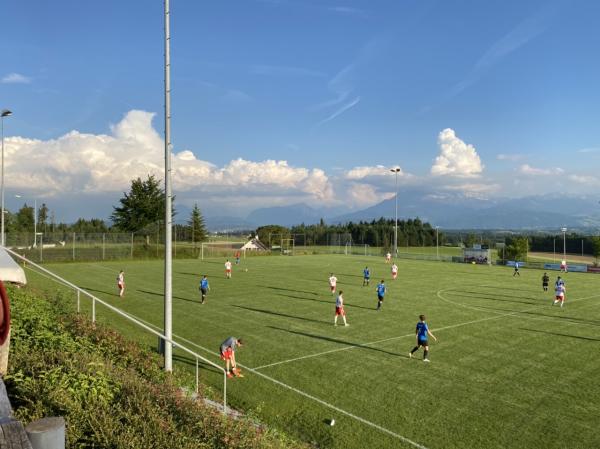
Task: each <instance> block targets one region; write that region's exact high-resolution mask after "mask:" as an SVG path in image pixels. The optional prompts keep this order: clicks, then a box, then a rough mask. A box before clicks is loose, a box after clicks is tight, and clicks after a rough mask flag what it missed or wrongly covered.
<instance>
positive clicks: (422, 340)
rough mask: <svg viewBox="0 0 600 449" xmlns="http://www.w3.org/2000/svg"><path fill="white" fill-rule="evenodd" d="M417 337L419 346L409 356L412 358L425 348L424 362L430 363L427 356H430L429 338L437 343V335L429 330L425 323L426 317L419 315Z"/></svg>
mask: <svg viewBox="0 0 600 449" xmlns="http://www.w3.org/2000/svg"><path fill="white" fill-rule="evenodd" d="M416 335H417V346H415V347H414V348H413V349H412V351H410V352H409V353H408V356H409V357H411V358H412V355H413V354H414V353H415V352H416V351H418V350H419V348H420V347H421V346H423V350H424V353H423V361H424V362H429V359H428V358H427V356H428V355H429V341H428V336H431V337H433V339H434V340H435V341H437V338H435V335H433V334H432V333H431V331H430V330H429V326H427V323H426V322H425V315H419V322H418V323H417V329H416Z"/></svg>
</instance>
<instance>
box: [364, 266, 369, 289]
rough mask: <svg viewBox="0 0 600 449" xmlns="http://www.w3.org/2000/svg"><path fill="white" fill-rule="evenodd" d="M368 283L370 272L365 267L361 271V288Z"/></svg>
mask: <svg viewBox="0 0 600 449" xmlns="http://www.w3.org/2000/svg"><path fill="white" fill-rule="evenodd" d="M369 281H371V272H370V271H369V267H365V269H364V270H363V287H364V286H365V285H369Z"/></svg>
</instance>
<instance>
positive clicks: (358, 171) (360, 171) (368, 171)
mask: <svg viewBox="0 0 600 449" xmlns="http://www.w3.org/2000/svg"><path fill="white" fill-rule="evenodd" d="M398 168H400V167H398ZM390 170H391V169H390V167H385V166H383V165H375V166H374V167H373V166H371V167H370V166H363V167H354V168H353V169H351V170H349V171H348V172H347V173H345V174H344V177H345V178H346V179H364V178H367V177H371V176H394V173H392V172H391V171H390ZM398 176H406V175H405V173H404V172H403V171H402V169H401V168H400V172H398Z"/></svg>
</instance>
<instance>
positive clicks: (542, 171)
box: [519, 164, 564, 176]
mask: <svg viewBox="0 0 600 449" xmlns="http://www.w3.org/2000/svg"><path fill="white" fill-rule="evenodd" d="M519 172H520V173H522V174H524V175H531V176H550V175H560V174H562V173H564V170H563V169H562V168H536V167H532V166H530V165H529V164H523V165H521V166H520V167H519Z"/></svg>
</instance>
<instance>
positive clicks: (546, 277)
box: [542, 273, 550, 292]
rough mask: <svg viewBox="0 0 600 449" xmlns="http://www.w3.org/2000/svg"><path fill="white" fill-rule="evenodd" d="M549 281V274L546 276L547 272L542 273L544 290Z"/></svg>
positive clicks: (546, 289) (546, 288)
mask: <svg viewBox="0 0 600 449" xmlns="http://www.w3.org/2000/svg"><path fill="white" fill-rule="evenodd" d="M549 283H550V276H548V273H544V275H543V276H542V288H543V289H544V291H545V292H547V291H548V284H549Z"/></svg>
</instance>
